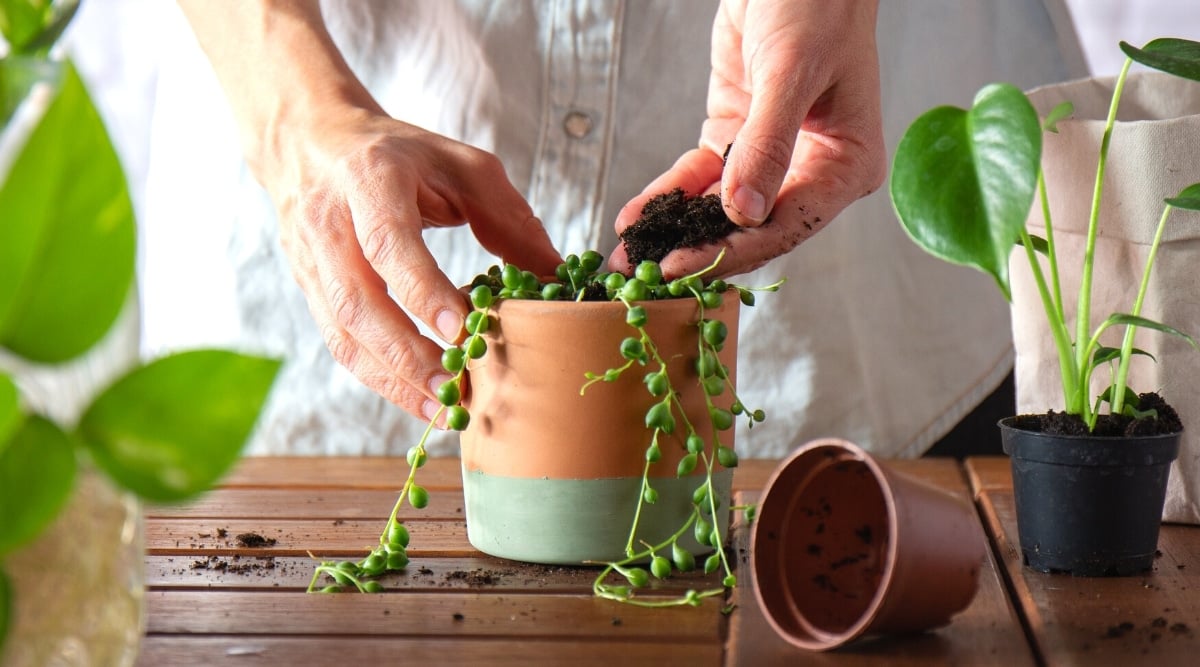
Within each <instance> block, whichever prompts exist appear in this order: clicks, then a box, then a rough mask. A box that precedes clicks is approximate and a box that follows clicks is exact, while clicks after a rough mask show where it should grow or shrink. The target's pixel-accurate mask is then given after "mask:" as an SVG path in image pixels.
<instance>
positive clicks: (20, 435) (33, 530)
mask: <svg viewBox="0 0 1200 667" xmlns="http://www.w3.org/2000/svg"><path fill="white" fill-rule="evenodd" d="M75 465H76V464H75V447H74V445H73V444H72V442H71V439H70V438H69V437H68V436H67V434H66V433H63V431H62V429H60V428H58V426H56V425H54V424H53V423H52V422H50V421H47V420H45V419H43V418H41V417H37V416H31V417H28V418H26V419H25V420H24V422H23V423H22V424H21V426H20V427H18V428H17V430H16V431H14V432H13V433H12V435H11V436H9V441H8V445H7V446H5V447H3V448H0V517H4V524H3V529H2V530H0V555H2V554H5V553H7V552H9V551H12V550H13V549H14V548H16V547H19V546H21V545H22V544H24V543H25V542H28V541H29V540H31V539H33V538H34V537H36V536H37V535H38V534H39V533H41V532H42V529H43V528H45V527H46V524H48V523H50V521H51V520H52V519H53V518H54V517H55V516H56V515H57V514H58V511H59V510H60V509H62V506H63V504H64V503H65V502H66V500H67V497H68V496H70V494H71V489H72V488H73V486H74V484H75Z"/></svg>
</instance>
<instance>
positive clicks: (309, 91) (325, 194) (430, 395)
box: [181, 0, 561, 418]
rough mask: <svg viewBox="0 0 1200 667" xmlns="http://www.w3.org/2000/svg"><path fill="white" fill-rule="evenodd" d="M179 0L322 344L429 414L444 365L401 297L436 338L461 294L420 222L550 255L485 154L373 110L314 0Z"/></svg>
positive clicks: (487, 243)
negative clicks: (232, 117)
mask: <svg viewBox="0 0 1200 667" xmlns="http://www.w3.org/2000/svg"><path fill="white" fill-rule="evenodd" d="M181 4H182V6H183V8H184V10H185V12H186V13H187V15H188V18H189V21H190V22H191V23H192V27H193V29H194V30H195V32H196V33H197V35H198V36H199V38H200V41H201V45H202V46H203V47H204V49H205V51H206V53H207V54H208V56H209V59H210V60H211V61H212V62H213V64H214V67H215V69H216V71H217V74H218V77H219V78H220V79H221V83H222V86H223V87H224V88H225V91H226V94H227V95H228V97H229V98H230V101H231V103H232V105H233V108H234V111H235V114H236V116H237V118H238V122H239V126H240V129H241V132H242V137H243V144H244V148H245V153H246V156H247V160H248V161H249V163H250V167H251V169H252V170H253V171H254V173H255V176H256V177H257V178H258V179H259V181H260V182H261V183H262V184H263V185H264V186H265V187H266V189H267V191H268V192H269V193H270V195H271V198H272V201H273V202H274V203H275V206H276V209H277V211H278V213H279V224H280V238H281V241H282V244H283V247H284V250H285V252H286V254H287V256H288V258H289V260H290V263H291V266H292V272H293V274H294V276H295V278H296V281H297V282H298V283H299V284H300V287H301V288H302V289H303V291H304V294H305V297H306V299H307V301H308V306H309V310H310V311H311V313H312V316H313V318H314V319H315V321H316V324H317V327H318V328H319V329H320V331H321V334H322V336H323V337H324V339H325V342H326V344H327V345H328V347H329V350H330V352H331V353H332V354H333V356H334V358H335V359H337V361H338V362H339V363H341V364H342V365H344V366H345V367H346V368H348V369H350V370H351V371H352V372H353V373H354V374H355V376H357V377H358V378H359V379H360V380H361V381H362V382H363V383H364V384H365V385H367V386H368V387H370V388H371V389H373V390H374V391H376V392H378V393H379V394H380V395H382V396H384V397H385V398H387V399H388V400H389V401H391V402H393V403H395V404H396V405H399V406H400V407H402V408H404V409H405V410H407V411H409V412H411V413H413V414H414V415H418V416H421V417H424V418H430V417H432V416H433V414H434V411H436V410H437V408H438V403H437V402H436V390H437V388H438V386H440V385H441V384H442V383H443V382H444V381H446V380H447V379H449V377H450V376H449V374H448V373H446V371H445V370H443V369H442V366H441V362H440V359H441V352H442V349H441V347H440V346H439V345H438V344H437V343H435V342H434V341H432V340H430V339H428V338H425V337H423V336H421V335H420V333H419V331H418V329H417V327H416V325H415V324H414V323H413V321H412V320H410V319H409V317H408V315H407V314H406V313H405V312H404V310H403V309H402V308H401V306H403V307H404V309H407V311H408V312H409V313H411V314H412V315H413V316H415V317H416V318H418V319H420V320H421V321H422V322H425V323H426V324H427V325H429V326H430V327H432V328H433V329H434V330H435V331H437V332H439V335H440V336H441V337H442V339H443V340H445V341H446V342H451V343H452V342H455V341H456V340H457V339H459V337H460V336H461V334H462V324H463V320H464V318H465V317H466V314H467V312H468V306H467V302H466V299H465V298H464V296H463V295H462V293H461V292H459V291H458V289H457V288H456V286H455V285H453V284H452V283H451V282H450V280H449V279H448V278H447V277H446V276H445V275H444V274H443V273H442V272H441V270H440V269H439V268H438V266H437V262H436V261H435V260H434V258H433V256H432V255H431V254H430V252H429V249H428V248H427V247H426V245H425V243H424V239H423V238H422V230H423V229H424V228H426V227H430V226H450V225H461V224H469V225H470V226H471V230H472V232H473V233H474V235H475V237H476V238H477V239H478V240H479V242H480V244H481V245H482V246H483V247H484V248H485V249H487V250H488V251H490V252H491V253H493V254H495V255H497V256H498V257H500V258H501V259H502V260H503V261H505V262H512V263H514V264H517V265H519V266H521V267H522V268H524V269H527V270H530V271H534V272H537V273H543V274H545V273H553V271H554V268H555V266H556V265H557V264H558V263H559V262H560V261H561V259H560V257H559V254H558V253H557V252H556V251H555V250H554V248H553V247H552V245H551V243H550V240H549V237H548V236H547V235H546V232H545V230H544V228H543V227H542V224H541V222H540V221H539V220H538V219H537V218H536V217H534V215H533V212H532V210H530V208H529V205H528V203H526V201H525V200H524V198H523V197H522V196H521V194H520V193H519V192H517V190H516V189H515V188H514V187H513V186H512V184H511V183H510V182H509V180H508V177H507V176H506V175H505V172H504V168H503V166H502V165H501V163H500V161H499V160H498V159H497V158H496V157H495V156H493V155H491V154H490V153H487V152H484V151H481V150H478V149H475V148H472V147H470V146H467V145H465V144H462V143H459V142H456V141H453V140H450V139H447V138H445V137H442V136H439V135H436V134H433V133H430V132H427V131H425V130H422V129H420V128H418V127H414V126H412V125H409V124H407V123H403V122H400V121H397V120H395V119H393V118H390V117H389V116H388V115H387V114H385V113H384V111H383V110H382V108H380V107H379V105H378V104H377V103H376V102H375V101H374V99H372V98H371V96H370V95H369V93H367V91H366V90H365V88H363V86H362V85H361V83H359V81H358V80H357V79H356V78H355V77H354V75H353V74H352V73H351V72H350V70H349V68H348V67H347V66H346V64H345V62H344V60H343V59H342V58H341V54H340V53H338V51H337V48H336V46H335V45H334V44H333V42H332V40H331V39H330V38H329V35H328V33H327V32H326V30H325V27H324V24H323V22H322V19H321V15H320V10H319V7H318V6H317V2H316V0H257V1H256V2H249V1H246V2H238V3H234V4H232V5H229V4H225V3H210V2H208V0H194V1H192V0H185V1H184V2H182V3H181ZM218 5H219V6H218ZM389 290H390V292H391V295H389V293H388V292H389Z"/></svg>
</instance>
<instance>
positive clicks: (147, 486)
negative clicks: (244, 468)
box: [79, 350, 280, 502]
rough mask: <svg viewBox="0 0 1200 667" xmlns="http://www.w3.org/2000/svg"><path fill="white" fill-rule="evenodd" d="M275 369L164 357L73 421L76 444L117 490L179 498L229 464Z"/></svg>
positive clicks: (207, 357)
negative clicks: (80, 444) (77, 436)
mask: <svg viewBox="0 0 1200 667" xmlns="http://www.w3.org/2000/svg"><path fill="white" fill-rule="evenodd" d="M279 366H280V362H279V361H276V360H273V359H263V358H260V357H251V356H246V355H241V354H237V353H234V352H227V351H220V350H198V351H192V352H183V353H180V354H176V355H172V356H169V357H164V358H162V359H159V360H157V361H154V362H152V363H150V364H148V365H146V366H144V367H141V368H137V369H134V370H133V371H131V372H130V373H129V374H127V375H126V376H124V377H122V378H121V379H119V380H118V381H117V382H116V383H115V384H113V385H112V386H111V387H109V388H108V389H106V390H105V391H104V392H103V393H102V394H100V396H98V397H97V398H96V400H95V401H94V402H93V403H92V405H91V406H90V407H89V408H88V409H87V411H86V412H85V413H84V415H83V418H82V419H81V420H80V423H79V432H80V436H81V439H82V440H83V442H84V443H85V444H86V445H87V447H88V448H89V449H90V450H91V452H92V456H93V458H94V459H95V461H96V464H97V465H98V466H99V467H100V468H102V469H103V470H104V471H105V472H107V473H108V474H109V476H110V477H112V478H113V480H115V481H116V482H117V483H118V484H120V485H121V486H124V487H125V488H127V489H129V490H131V491H133V492H134V493H136V494H138V495H139V496H141V497H143V498H146V499H148V500H152V501H158V502H173V501H179V500H185V499H187V498H190V497H192V496H194V495H196V494H198V493H200V492H202V491H204V490H206V489H208V488H209V487H210V486H212V485H213V484H214V483H215V482H216V481H217V479H218V478H220V476H221V475H222V474H224V473H225V472H226V471H227V470H228V469H229V467H230V466H231V465H232V464H233V463H234V461H236V460H237V458H238V455H239V454H240V453H241V450H242V446H243V444H244V443H245V441H246V438H247V437H248V436H249V435H250V432H251V429H252V428H253V427H254V423H255V420H256V419H257V417H258V413H259V410H260V408H261V407H262V404H263V402H264V401H265V400H266V397H267V392H268V391H269V390H270V388H271V384H272V382H273V381H274V379H275V374H276V373H277V372H278V370H279Z"/></svg>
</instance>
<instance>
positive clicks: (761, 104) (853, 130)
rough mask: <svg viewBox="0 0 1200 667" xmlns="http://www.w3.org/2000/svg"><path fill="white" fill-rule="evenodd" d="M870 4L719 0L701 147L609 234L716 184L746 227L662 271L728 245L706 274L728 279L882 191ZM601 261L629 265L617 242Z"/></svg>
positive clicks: (676, 256)
mask: <svg viewBox="0 0 1200 667" xmlns="http://www.w3.org/2000/svg"><path fill="white" fill-rule="evenodd" d="M876 10H877V3H876V2H875V1H874V0H856V1H854V2H826V1H824V0H722V2H721V6H720V8H719V9H718V11H717V17H716V21H715V23H714V25H713V40H712V62H713V68H712V75H711V77H710V79H709V87H708V119H707V120H706V121H705V122H704V126H703V128H702V130H701V134H700V145H699V147H698V148H696V149H693V150H691V151H688V152H687V153H685V154H684V155H683V156H682V157H681V158H679V160H678V161H677V162H676V163H675V165H674V166H672V167H671V168H670V169H669V170H667V172H666V173H664V174H663V175H661V176H659V177H658V178H657V179H655V180H654V182H652V183H651V184H650V185H649V186H647V187H646V189H645V190H643V191H642V193H641V194H640V195H638V196H637V197H635V198H634V199H633V200H631V201H630V202H629V203H628V204H626V205H625V207H624V208H622V209H621V212H620V213H619V214H618V216H617V221H616V228H617V232H618V233H620V232H622V231H624V229H625V228H626V227H628V226H629V225H631V224H633V223H634V222H636V221H637V219H638V217H639V215H640V214H641V210H642V207H643V206H644V205H645V204H646V202H647V201H648V200H649V199H650V198H651V197H653V196H654V195H657V194H660V193H664V192H669V191H671V190H673V189H674V188H677V187H680V188H683V189H684V191H685V192H687V193H688V194H689V195H696V194H711V193H716V192H719V193H720V194H721V199H722V203H723V204H724V207H725V211H726V214H727V215H728V216H729V218H730V219H731V220H733V222H735V223H736V224H738V225H740V226H741V227H742V228H743V229H742V230H741V231H740V232H736V233H734V234H731V235H730V236H728V237H726V238H725V239H724V240H723V241H721V242H720V243H719V244H712V245H708V246H703V247H700V248H683V249H679V250H676V251H674V252H672V253H670V254H669V255H667V256H666V257H665V258H664V259H663V261H662V268H663V273H664V275H666V276H668V277H677V276H680V275H684V274H687V273H690V272H692V271H696V270H699V269H701V268H703V267H704V266H707V265H708V264H709V263H711V262H712V261H713V259H714V258H715V257H716V255H717V253H718V252H720V250H721V248H725V250H726V253H725V257H724V259H723V260H722V261H721V264H720V266H719V267H717V270H716V272H715V273H714V276H715V275H733V274H738V273H744V272H746V271H750V270H752V269H754V268H757V267H759V266H761V265H763V264H765V263H766V262H767V261H769V260H770V259H773V258H775V257H778V256H779V255H782V254H785V253H787V252H789V251H790V250H792V249H793V248H795V247H796V246H797V245H799V244H800V243H801V242H803V241H804V240H806V239H808V238H809V237H810V236H812V235H813V234H815V233H816V232H817V231H818V230H820V229H821V228H822V227H824V226H825V225H826V224H828V223H829V221H830V220H832V219H833V217H834V216H836V215H837V214H838V213H840V212H841V210H842V209H843V208H845V207H846V206H848V205H849V204H850V203H851V202H853V201H855V200H856V199H858V198H860V197H863V196H866V195H868V194H870V193H871V192H873V191H874V190H876V189H877V188H879V186H880V185H881V184H882V183H883V179H884V176H885V174H886V170H887V165H886V149H885V147H884V142H883V130H882V120H881V113H880V108H879V60H878V55H877V53H876V47H875V16H876V13H877V12H876ZM730 144H732V146H730ZM727 147H728V155H727V156H725V158H724V159H723V156H724V155H725V153H726V148H727ZM609 265H610V268H612V269H613V270H614V271H622V272H625V273H629V272H631V271H632V267H631V266H629V260H628V258H627V257H626V255H625V248H624V246H623V245H618V247H617V248H616V250H615V251H614V252H613V253H612V256H611V258H610V260H609Z"/></svg>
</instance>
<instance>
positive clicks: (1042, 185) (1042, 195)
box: [1037, 169, 1067, 322]
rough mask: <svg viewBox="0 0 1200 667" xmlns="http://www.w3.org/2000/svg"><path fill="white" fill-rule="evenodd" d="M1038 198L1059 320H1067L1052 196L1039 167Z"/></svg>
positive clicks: (1043, 173)
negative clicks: (1051, 213)
mask: <svg viewBox="0 0 1200 667" xmlns="http://www.w3.org/2000/svg"><path fill="white" fill-rule="evenodd" d="M1037 184H1038V199H1040V200H1041V202H1042V220H1044V221H1045V222H1046V259H1047V260H1049V263H1050V285H1051V287H1052V288H1053V290H1054V308H1055V310H1056V311H1057V312H1058V321H1059V322H1066V321H1067V315H1066V311H1065V310H1064V309H1063V298H1062V286H1061V284H1060V282H1059V279H1058V251H1057V250H1055V246H1054V225H1053V224H1052V223H1051V221H1050V197H1049V194H1048V193H1047V191H1046V173H1045V172H1044V171H1042V170H1041V169H1038V177H1037Z"/></svg>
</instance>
